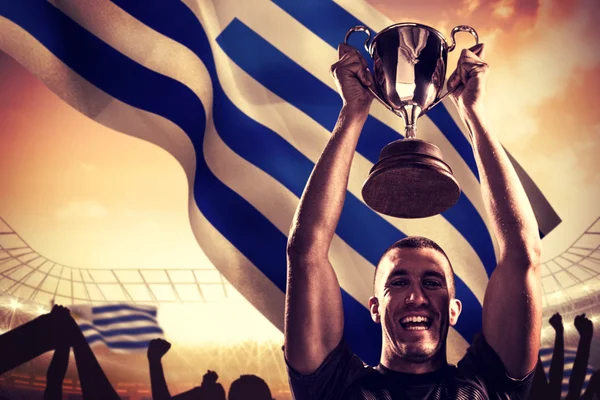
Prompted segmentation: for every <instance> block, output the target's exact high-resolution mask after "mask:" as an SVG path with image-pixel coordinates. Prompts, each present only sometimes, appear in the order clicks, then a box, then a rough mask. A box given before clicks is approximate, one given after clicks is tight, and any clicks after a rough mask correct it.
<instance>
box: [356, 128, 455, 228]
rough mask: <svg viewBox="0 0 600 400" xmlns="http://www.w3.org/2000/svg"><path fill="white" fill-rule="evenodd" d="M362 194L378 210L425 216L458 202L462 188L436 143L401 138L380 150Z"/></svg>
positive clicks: (391, 213)
mask: <svg viewBox="0 0 600 400" xmlns="http://www.w3.org/2000/svg"><path fill="white" fill-rule="evenodd" d="M362 196H363V199H364V200H365V203H367V205H368V206H369V207H371V208H372V209H373V210H375V211H377V212H379V213H382V214H386V215H390V216H392V217H399V218H425V217H431V216H433V215H437V214H440V213H441V212H443V211H446V210H447V209H448V208H450V207H452V206H453V205H454V204H456V202H457V201H458V198H459V196H460V187H459V186H458V182H457V181H456V179H455V178H454V176H452V170H451V169H450V167H449V166H448V165H447V164H446V163H445V162H444V161H443V160H442V152H441V151H440V149H439V148H438V147H437V146H435V145H433V144H431V143H429V142H426V141H424V140H420V139H400V140H397V141H395V142H392V143H390V144H388V145H387V146H385V147H384V148H383V150H381V154H380V155H379V161H378V162H377V164H375V165H374V166H373V168H372V169H371V173H370V174H369V177H368V178H367V180H366V181H365V183H364V185H363V188H362Z"/></svg>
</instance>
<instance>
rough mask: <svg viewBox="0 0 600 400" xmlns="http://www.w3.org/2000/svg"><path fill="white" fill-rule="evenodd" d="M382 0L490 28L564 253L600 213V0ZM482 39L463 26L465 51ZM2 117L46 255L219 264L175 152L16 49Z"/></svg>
mask: <svg viewBox="0 0 600 400" xmlns="http://www.w3.org/2000/svg"><path fill="white" fill-rule="evenodd" d="M338 3H339V4H340V5H342V6H343V7H345V8H347V9H348V10H352V9H353V8H354V2H353V1H351V0H339V2H338ZM370 3H371V4H372V6H374V7H375V8H376V9H377V10H378V11H379V12H380V13H381V14H383V15H385V16H387V17H388V18H389V19H390V20H391V21H395V22H401V21H415V22H420V23H424V24H428V25H431V26H433V27H435V28H436V29H438V30H440V31H441V32H442V33H444V34H445V35H448V34H449V32H450V30H451V29H452V27H453V26H455V25H459V24H469V25H471V26H473V27H475V28H476V29H477V31H478V32H479V35H480V37H481V41H482V42H484V43H486V59H487V60H488V62H489V64H490V65H491V71H490V76H489V82H488V87H487V95H486V101H487V104H486V106H487V113H488V117H489V119H490V122H491V126H492V127H493V129H494V131H495V132H496V133H497V135H498V136H499V137H500V139H501V141H502V143H503V144H504V145H505V147H506V148H507V149H508V150H509V151H510V152H511V153H512V154H513V155H514V156H515V158H516V159H517V160H518V161H519V162H520V163H521V165H522V166H523V167H524V168H525V170H526V171H527V172H528V173H529V174H530V176H531V177H532V178H533V180H534V181H535V182H536V183H537V184H538V186H539V187H540V189H541V190H542V192H543V193H544V194H545V195H546V196H547V198H548V200H549V201H550V203H551V204H552V205H553V207H554V208H555V209H556V211H557V213H558V214H559V216H560V217H561V218H562V219H563V223H562V224H561V225H560V226H559V227H558V228H557V229H555V231H554V232H552V233H551V234H550V235H549V236H548V237H547V238H545V239H544V246H545V252H544V258H549V257H552V256H554V255H556V254H558V253H560V252H561V251H563V250H564V249H565V248H566V247H567V246H568V245H570V244H571V243H572V242H573V241H574V240H575V239H576V238H577V236H578V235H579V234H580V233H581V232H582V231H583V230H584V229H585V228H587V227H588V226H589V225H590V224H591V223H592V222H593V221H594V220H595V219H596V218H597V217H598V216H600V205H599V202H598V199H599V194H600V168H599V167H600V160H599V155H600V139H599V138H600V113H598V112H597V104H598V100H597V97H598V96H599V95H600V93H599V89H600V64H599V62H600V51H598V49H599V45H598V40H599V39H600V33H599V31H598V27H597V21H600V2H598V1H597V0H581V1H571V0H568V1H567V0H564V1H543V0H540V1H510V0H493V1H484V0H481V1H479V0H467V1H465V0H452V1H448V0H436V1H432V0H430V1H419V2H415V1H396V0H394V1H392V0H372V1H370ZM471 43H472V39H471V38H470V37H468V35H464V36H461V35H459V36H458V47H459V48H460V47H465V46H470V44H471ZM457 53H458V52H455V53H453V54H452V55H451V57H450V65H451V66H452V65H454V64H455V62H456V58H457ZM332 61H334V60H332ZM451 69H452V68H451ZM450 72H451V71H449V73H450ZM0 126H1V127H2V128H1V129H0V217H2V218H4V219H5V220H6V222H7V223H9V224H10V225H11V226H12V227H13V228H14V229H15V230H16V231H17V232H19V233H20V234H22V236H23V237H24V239H25V240H26V241H27V242H28V243H29V244H30V245H31V246H32V247H33V248H34V249H36V250H37V251H38V252H40V253H41V254H43V255H44V256H46V257H48V258H50V259H54V260H55V261H57V262H60V263H62V264H65V265H71V266H75V267H77V266H81V267H87V268H102V267H111V268H120V267H121V268H141V267H143V268H154V267H156V268H164V267H166V266H170V265H173V266H177V267H179V268H198V267H200V266H207V265H209V264H210V263H209V261H208V260H207V258H206V257H205V256H204V254H203V252H202V251H201V249H200V248H199V246H198V245H197V243H196V241H195V239H194V236H193V234H192V231H191V228H190V226H189V221H188V214H187V206H186V202H187V183H186V179H185V175H184V172H183V170H182V169H181V167H180V166H179V165H178V164H177V162H176V161H175V159H174V158H173V157H172V156H170V155H169V154H168V153H167V152H165V151H164V150H162V149H160V148H158V147H156V146H154V145H152V144H149V143H146V142H143V141H141V140H138V139H135V138H132V137H129V136H126V135H123V134H120V133H118V132H115V131H111V130H109V129H107V128H105V127H103V126H101V125H99V124H98V123H96V122H93V121H91V120H90V119H88V118H87V117H85V116H83V115H81V114H79V113H78V112H76V111H75V110H74V109H72V108H71V107H70V106H68V105H67V104H66V103H64V102H63V101H62V100H61V99H59V98H58V97H57V96H56V95H54V94H53V93H52V92H50V91H49V90H48V89H47V88H46V87H45V86H44V85H43V84H42V83H41V82H40V81H39V80H37V78H36V77H34V76H33V75H31V74H30V73H29V72H28V71H26V70H25V69H24V68H22V67H21V66H20V65H19V64H17V63H16V62H15V61H14V60H12V59H11V58H10V57H9V56H7V55H6V54H4V53H2V54H0Z"/></svg>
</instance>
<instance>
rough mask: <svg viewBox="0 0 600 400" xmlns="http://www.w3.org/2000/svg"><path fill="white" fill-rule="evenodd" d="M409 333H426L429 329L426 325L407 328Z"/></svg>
mask: <svg viewBox="0 0 600 400" xmlns="http://www.w3.org/2000/svg"><path fill="white" fill-rule="evenodd" d="M404 329H406V330H407V331H425V330H427V327H426V326H424V325H411V326H407V327H406V328H404Z"/></svg>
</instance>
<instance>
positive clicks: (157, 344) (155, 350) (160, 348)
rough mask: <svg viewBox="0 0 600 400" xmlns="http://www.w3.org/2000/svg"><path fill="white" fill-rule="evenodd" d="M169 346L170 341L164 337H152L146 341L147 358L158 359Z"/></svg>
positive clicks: (165, 352)
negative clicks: (148, 341)
mask: <svg viewBox="0 0 600 400" xmlns="http://www.w3.org/2000/svg"><path fill="white" fill-rule="evenodd" d="M170 348H171V343H169V342H167V341H166V340H164V339H152V340H151V341H150V343H148V360H150V361H158V360H160V359H161V358H162V357H163V356H164V355H165V354H167V352H168V351H169V349H170Z"/></svg>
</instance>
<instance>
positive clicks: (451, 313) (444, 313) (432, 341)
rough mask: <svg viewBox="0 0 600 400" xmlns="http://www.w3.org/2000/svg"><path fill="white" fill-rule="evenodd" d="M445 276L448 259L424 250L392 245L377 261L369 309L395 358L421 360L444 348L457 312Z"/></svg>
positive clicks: (436, 252)
mask: <svg viewBox="0 0 600 400" xmlns="http://www.w3.org/2000/svg"><path fill="white" fill-rule="evenodd" d="M449 274H452V270H451V268H450V265H449V264H448V260H446V257H444V255H442V254H441V253H440V252H438V251H436V250H434V249H428V248H425V249H393V250H391V251H390V252H389V253H388V254H387V256H386V257H385V258H384V259H383V260H382V261H381V263H380V264H379V266H378V271H377V277H376V280H375V296H374V297H373V298H371V300H370V306H371V312H372V315H373V319H374V320H376V322H381V324H382V329H383V334H384V347H386V346H387V350H388V351H391V352H392V353H393V354H394V356H395V357H396V356H397V357H400V358H403V359H406V360H410V361H415V362H420V361H425V360H427V359H429V358H431V357H432V356H433V355H435V354H437V353H438V352H439V351H440V350H442V349H443V347H444V343H445V342H446V337H447V335H448V328H449V326H450V325H454V324H455V323H456V321H457V319H458V315H459V314H460V302H459V301H458V300H456V299H451V298H450V291H449V287H448V279H446V277H447V276H448V275H449Z"/></svg>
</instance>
